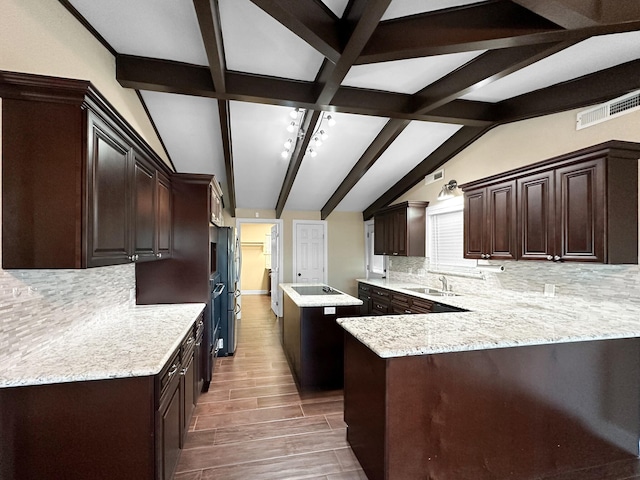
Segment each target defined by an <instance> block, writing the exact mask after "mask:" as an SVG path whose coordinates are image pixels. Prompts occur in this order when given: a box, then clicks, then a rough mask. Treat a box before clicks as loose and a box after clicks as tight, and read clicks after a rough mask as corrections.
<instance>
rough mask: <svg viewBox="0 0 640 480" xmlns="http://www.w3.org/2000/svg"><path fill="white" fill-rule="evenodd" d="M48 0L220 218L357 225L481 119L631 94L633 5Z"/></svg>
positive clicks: (565, 0)
mask: <svg viewBox="0 0 640 480" xmlns="http://www.w3.org/2000/svg"><path fill="white" fill-rule="evenodd" d="M60 2H61V3H62V4H63V5H65V6H66V7H67V8H68V9H69V10H70V11H71V12H72V13H73V14H74V15H75V16H76V17H77V18H78V20H79V21H81V22H82V23H83V24H84V25H85V26H86V27H87V28H88V29H89V30H90V31H91V32H92V33H93V34H94V35H96V37H97V38H99V39H100V41H102V42H103V43H104V44H105V46H107V48H109V49H110V50H111V52H112V53H113V54H114V56H115V59H116V69H117V79H118V81H119V82H120V84H121V85H123V86H124V87H127V88H133V89H136V90H137V91H138V92H139V96H140V98H141V100H142V101H143V102H144V104H145V106H146V108H147V110H148V112H149V115H150V118H151V120H152V122H153V123H154V125H155V128H156V130H157V132H158V135H159V137H160V139H161V140H162V142H163V145H164V147H165V150H166V153H167V155H168V157H169V158H170V159H171V162H172V163H173V166H174V168H175V170H176V171H177V172H181V173H207V174H215V175H216V177H217V179H218V181H219V182H220V183H221V185H222V187H223V191H224V192H225V196H224V201H225V206H226V208H228V209H229V210H230V213H231V214H232V215H235V210H236V208H247V209H275V210H276V214H277V216H278V217H279V216H280V215H281V214H282V211H283V210H285V209H286V210H312V211H321V216H322V218H326V217H327V216H328V215H329V214H330V213H331V212H333V211H362V212H363V214H364V217H365V218H368V217H369V216H371V215H372V213H373V212H374V211H375V210H377V209H378V208H381V207H383V206H385V205H388V204H389V203H391V202H392V201H393V200H395V199H396V198H398V197H399V196H401V195H402V194H403V193H405V192H406V191H408V190H409V189H411V188H412V187H413V186H415V185H416V184H417V183H419V182H421V181H422V180H423V178H424V176H425V175H427V174H429V173H430V172H432V171H434V170H435V169H437V168H438V167H439V166H440V165H442V164H443V163H444V162H446V161H447V160H448V159H450V158H451V157H452V156H454V155H455V154H457V153H458V152H460V151H461V150H462V149H464V148H465V147H466V146H468V145H469V144H470V143H472V142H474V141H475V140H477V139H478V138H479V137H480V136H482V135H483V134H484V133H485V132H487V131H488V130H489V129H491V128H493V127H495V126H497V125H500V124H504V123H508V122H514V121H517V120H523V119H527V118H532V117H536V116H540V115H546V114H550V113H556V112H560V111H563V110H569V109H574V108H578V107H586V106H589V105H593V104H596V103H599V102H603V101H607V100H610V99H613V98H616V97H618V96H621V95H624V94H626V93H628V92H631V91H633V90H637V89H639V88H640V2H636V1H620V0H485V1H475V0H322V1H321V0H135V1H131V0H109V1H108V2H96V1H94V0H60ZM296 108H298V109H299V111H298V115H297V116H296V118H295V119H294V118H293V117H292V116H290V114H291V113H292V112H294V109H296ZM329 116H331V121H332V122H331V123H333V121H335V125H334V126H330V125H329V123H330V122H329ZM291 122H293V123H294V127H295V129H294V131H293V132H292V133H290V132H288V131H287V126H289V125H290V123H291ZM321 131H322V132H324V133H326V134H327V135H326V139H325V140H324V142H323V144H322V145H321V146H318V145H317V144H316V142H315V139H316V138H319V137H321ZM289 139H290V140H292V142H291V143H292V145H291V146H290V147H289V148H288V150H289V151H288V152H285V153H284V154H283V152H284V151H285V147H284V146H283V145H284V144H285V142H286V141H287V140H289ZM320 139H321V138H320ZM321 140H322V139H321Z"/></svg>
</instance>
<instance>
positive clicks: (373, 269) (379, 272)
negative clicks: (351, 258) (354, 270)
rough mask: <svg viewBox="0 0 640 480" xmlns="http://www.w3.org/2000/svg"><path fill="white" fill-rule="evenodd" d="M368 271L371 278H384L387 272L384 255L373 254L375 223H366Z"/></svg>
mask: <svg viewBox="0 0 640 480" xmlns="http://www.w3.org/2000/svg"><path fill="white" fill-rule="evenodd" d="M365 232H366V233H365V241H366V248H365V252H366V270H367V275H369V276H373V277H376V276H384V275H385V273H386V272H387V269H386V262H385V256H384V255H374V254H373V245H374V244H373V242H374V228H373V221H370V222H367V223H365Z"/></svg>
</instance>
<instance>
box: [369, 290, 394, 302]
mask: <svg viewBox="0 0 640 480" xmlns="http://www.w3.org/2000/svg"><path fill="white" fill-rule="evenodd" d="M371 297H372V298H376V297H377V298H378V299H379V300H381V301H383V302H389V300H390V299H391V292H389V290H383V289H381V288H372V289H371Z"/></svg>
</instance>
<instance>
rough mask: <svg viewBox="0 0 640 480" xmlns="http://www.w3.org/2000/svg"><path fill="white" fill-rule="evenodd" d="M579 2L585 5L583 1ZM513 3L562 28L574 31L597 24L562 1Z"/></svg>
mask: <svg viewBox="0 0 640 480" xmlns="http://www.w3.org/2000/svg"><path fill="white" fill-rule="evenodd" d="M580 1H581V2H584V3H587V2H586V1H585V0H580ZM513 2H514V3H517V4H518V5H520V6H521V7H524V8H526V9H527V10H531V11H532V12H534V13H536V14H538V15H540V16H541V17H543V18H546V19H547V20H550V21H552V22H553V23H555V24H556V25H558V26H560V27H562V28H567V29H572V28H574V29H575V28H584V27H593V26H595V25H598V22H596V21H595V20H594V19H593V18H590V17H589V16H587V15H585V14H584V13H582V12H580V11H578V10H577V9H576V8H575V6H573V7H570V6H569V5H567V3H566V2H563V1H558V0H547V1H544V2H540V1H539V0H513Z"/></svg>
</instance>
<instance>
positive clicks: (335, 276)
mask: <svg viewBox="0 0 640 480" xmlns="http://www.w3.org/2000/svg"><path fill="white" fill-rule="evenodd" d="M256 213H257V214H258V217H256ZM236 215H237V218H250V219H256V218H265V219H270V218H276V212H275V210H252V209H237V210H236ZM281 219H282V223H283V227H282V229H283V270H284V271H283V272H282V273H283V282H285V283H292V282H293V281H294V278H293V270H292V269H293V221H294V220H314V221H316V220H320V212H304V211H288V210H285V211H284V212H282V216H281ZM246 225H248V224H246V223H243V224H242V229H243V231H242V240H244V239H245V237H244V228H245V226H246ZM327 255H328V259H327V260H328V261H327V263H328V269H329V274H328V283H329V285H331V286H333V287H335V288H337V289H338V290H342V291H344V292H346V293H350V294H352V295H353V294H355V293H357V284H356V282H355V279H356V278H362V277H364V275H365V271H364V222H363V220H362V212H333V213H332V214H331V215H329V217H328V218H327ZM243 262H244V259H243ZM243 282H244V279H243ZM243 288H244V285H243Z"/></svg>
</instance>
